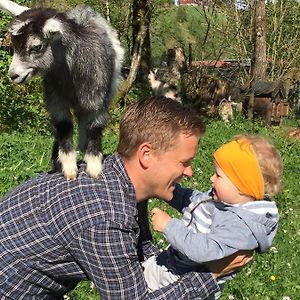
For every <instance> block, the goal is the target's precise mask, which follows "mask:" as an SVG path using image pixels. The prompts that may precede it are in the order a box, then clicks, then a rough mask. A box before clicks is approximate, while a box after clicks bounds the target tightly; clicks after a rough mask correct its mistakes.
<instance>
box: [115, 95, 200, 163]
mask: <svg viewBox="0 0 300 300" xmlns="http://www.w3.org/2000/svg"><path fill="white" fill-rule="evenodd" d="M204 132H205V126H204V124H203V123H202V121H201V120H200V119H199V117H198V115H197V114H196V113H195V112H194V111H193V110H191V109H189V108H187V107H184V106H183V105H182V104H180V103H178V102H176V101H174V100H171V99H169V98H166V97H163V96H156V97H149V98H143V99H141V100H140V101H138V102H135V103H134V104H132V105H130V106H129V107H128V109H127V110H126V112H125V113H124V115H123V117H122V119H121V123H120V139H119V145H118V148H117V152H118V153H119V154H120V156H121V157H123V158H124V159H130V158H131V157H132V155H134V153H135V152H136V150H137V149H138V147H139V145H141V144H142V143H144V142H149V143H151V145H152V147H153V148H154V149H156V150H160V151H165V150H168V149H169V148H171V147H172V146H173V144H174V141H175V139H176V137H177V136H178V135H179V133H184V134H186V135H187V136H189V135H195V136H198V137H200V136H201V135H202V134H204Z"/></svg>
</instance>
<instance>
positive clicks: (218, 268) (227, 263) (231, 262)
mask: <svg viewBox="0 0 300 300" xmlns="http://www.w3.org/2000/svg"><path fill="white" fill-rule="evenodd" d="M252 259H253V251H248V250H240V251H238V252H237V253H235V254H232V255H230V256H228V257H225V258H222V259H219V260H215V261H212V262H209V263H207V266H208V267H209V269H210V271H211V272H212V274H213V276H214V277H215V278H218V277H222V276H224V275H227V274H229V273H231V272H237V271H239V270H241V269H242V268H243V267H244V266H245V265H246V264H247V263H249V262H250V261H252Z"/></svg>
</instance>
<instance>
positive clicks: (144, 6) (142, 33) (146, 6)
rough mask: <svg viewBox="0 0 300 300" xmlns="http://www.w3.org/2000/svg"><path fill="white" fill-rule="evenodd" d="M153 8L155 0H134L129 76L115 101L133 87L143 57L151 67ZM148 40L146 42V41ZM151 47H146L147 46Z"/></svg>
mask: <svg viewBox="0 0 300 300" xmlns="http://www.w3.org/2000/svg"><path fill="white" fill-rule="evenodd" d="M152 10H153V0H133V1H132V32H133V34H132V36H133V37H132V43H133V46H132V51H131V53H132V55H131V63H130V70H129V74H128V76H127V78H126V79H125V80H124V81H123V82H122V84H121V87H120V89H119V93H118V95H117V96H116V99H115V103H118V102H119V101H120V100H121V99H123V98H124V97H125V96H126V95H127V93H128V92H129V90H130V89H131V87H132V85H133V83H134V81H135V80H136V76H137V74H138V71H139V68H140V65H141V61H142V57H143V63H144V65H143V68H144V70H145V69H148V68H149V64H150V62H149V60H150V57H151V55H150V53H151V52H150V33H149V30H150V29H149V28H150V23H151V14H152ZM145 41H146V43H145ZM146 46H147V47H148V48H149V49H145V47H146Z"/></svg>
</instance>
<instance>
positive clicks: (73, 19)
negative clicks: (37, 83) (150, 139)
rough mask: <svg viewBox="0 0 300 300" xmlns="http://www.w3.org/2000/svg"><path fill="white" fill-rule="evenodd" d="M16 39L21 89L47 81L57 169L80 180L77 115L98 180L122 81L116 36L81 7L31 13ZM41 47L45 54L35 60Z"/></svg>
mask: <svg viewBox="0 0 300 300" xmlns="http://www.w3.org/2000/svg"><path fill="white" fill-rule="evenodd" d="M11 33H12V43H13V46H14V49H15V54H14V57H13V60H12V63H11V66H10V69H9V74H10V76H11V78H12V79H13V80H14V81H15V82H16V83H23V82H27V81H28V80H30V79H31V78H32V77H33V76H34V75H37V74H40V75H42V76H43V78H44V94H45V101H46V108H47V110H48V112H49V114H50V116H51V119H52V122H53V125H54V127H55V130H56V133H55V142H54V146H53V152H52V159H53V162H54V165H55V167H56V168H57V167H59V166H60V165H61V167H62V170H63V172H64V174H65V176H66V177H67V178H68V179H74V178H75V177H76V175H77V166H76V152H75V150H74V149H73V146H72V136H73V122H72V111H73V112H74V114H75V115H76V117H77V119H78V125H79V126H78V127H79V147H80V149H81V150H83V151H85V161H86V162H87V172H88V173H89V175H91V176H92V177H97V176H98V175H99V174H100V172H101V158H102V157H101V152H99V151H101V136H102V131H103V129H104V128H105V126H106V125H107V122H108V117H109V112H108V110H109V105H110V103H111V100H112V98H113V96H114V93H115V91H116V89H117V86H118V84H119V81H120V78H121V75H120V74H121V64H122V59H123V49H122V48H121V46H120V42H119V40H118V38H117V34H116V32H115V31H114V30H113V29H112V28H111V27H110V25H109V24H108V23H107V22H106V21H105V19H103V18H102V17H101V16H99V15H98V14H97V13H96V12H94V11H93V10H92V9H91V8H89V7H85V6H79V7H76V8H75V9H73V10H71V11H70V12H68V13H66V14H64V13H57V12H56V11H55V10H53V9H47V8H41V9H30V10H26V11H24V12H23V13H22V14H20V15H19V16H17V17H16V19H15V20H14V22H13V24H12V27H11ZM55 35H56V36H55ZM57 35H58V37H57ZM36 45H39V47H42V49H43V52H40V53H33V54H32V53H31V51H33V50H34V49H35V48H34V47H36ZM40 45H41V46H40ZM32 49H33V50H32Z"/></svg>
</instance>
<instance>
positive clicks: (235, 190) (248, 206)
mask: <svg viewBox="0 0 300 300" xmlns="http://www.w3.org/2000/svg"><path fill="white" fill-rule="evenodd" d="M214 163H215V173H214V174H213V176H212V177H211V183H212V189H211V190H210V191H209V192H206V193H202V192H199V191H193V190H191V189H185V188H182V187H181V186H180V185H179V184H178V185H177V186H176V188H175V191H174V197H173V199H172V200H171V201H170V202H169V204H170V205H171V206H173V207H174V208H176V209H177V210H178V211H181V212H183V217H182V219H175V218H171V217H170V216H169V215H168V214H167V213H165V212H163V211H162V210H160V209H158V208H154V209H153V210H152V224H153V229H154V230H156V231H159V232H162V233H163V234H164V236H165V237H166V239H167V241H168V242H169V243H170V246H169V247H168V248H167V249H166V250H164V251H163V252H162V253H161V254H160V255H159V256H157V257H154V256H153V257H150V258H149V259H148V260H146V261H145V262H144V263H143V266H144V275H145V278H146V281H147V284H148V287H149V289H150V290H156V289H159V288H161V287H163V286H166V285H168V284H170V283H172V282H174V281H176V280H177V279H178V278H179V275H182V274H184V273H186V272H189V271H200V270H202V271H203V269H206V268H207V266H206V263H207V262H209V261H213V260H218V259H221V258H223V257H226V256H229V255H231V254H233V253H235V252H237V251H239V250H256V251H257V252H259V253H263V252H265V251H267V250H268V248H270V246H271V244H272V241H273V238H274V236H275V234H276V231H277V225H278V219H279V214H278V209H277V207H276V204H275V202H274V201H272V199H271V197H272V196H274V195H276V194H277V193H278V192H279V190H280V182H281V176H282V161H281V157H280V154H279V153H278V151H277V150H276V148H275V147H274V145H273V144H272V143H271V142H270V141H268V140H267V139H265V138H263V137H260V136H251V135H239V136H236V137H235V138H234V139H233V140H232V141H230V142H228V143H226V144H224V145H223V146H222V147H220V148H219V149H218V150H217V151H216V152H215V153H214ZM233 275H234V274H233ZM232 277H233V276H227V277H226V278H222V279H221V280H220V281H219V284H220V289H221V290H222V288H223V283H224V282H225V281H226V280H228V279H231V278H232ZM218 296H219V295H214V296H213V297H212V298H210V299H216V298H217V297H218Z"/></svg>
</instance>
